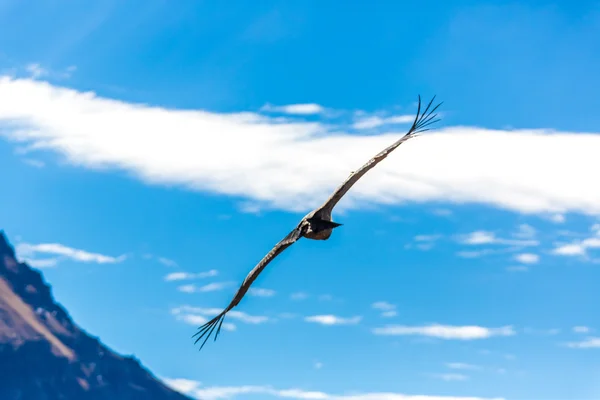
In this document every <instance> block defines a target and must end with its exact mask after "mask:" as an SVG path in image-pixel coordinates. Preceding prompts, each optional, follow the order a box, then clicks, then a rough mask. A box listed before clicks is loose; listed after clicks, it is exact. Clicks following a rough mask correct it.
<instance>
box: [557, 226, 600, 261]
mask: <svg viewBox="0 0 600 400" xmlns="http://www.w3.org/2000/svg"><path fill="white" fill-rule="evenodd" d="M590 230H591V231H592V236H590V237H588V238H586V239H583V240H578V241H574V242H571V243H569V244H562V245H557V246H556V247H555V248H554V249H553V250H552V253H553V254H556V255H560V256H586V255H587V251H588V250H589V249H597V248H600V231H598V230H597V229H596V225H593V226H592V227H591V228H590Z"/></svg>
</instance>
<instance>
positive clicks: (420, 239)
mask: <svg viewBox="0 0 600 400" xmlns="http://www.w3.org/2000/svg"><path fill="white" fill-rule="evenodd" d="M440 237H441V235H417V236H415V241H416V242H433V241H435V240H438V239H439V238H440Z"/></svg>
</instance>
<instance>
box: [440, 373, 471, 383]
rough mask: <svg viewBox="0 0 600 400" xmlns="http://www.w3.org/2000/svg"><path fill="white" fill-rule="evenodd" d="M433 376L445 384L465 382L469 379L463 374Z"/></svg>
mask: <svg viewBox="0 0 600 400" xmlns="http://www.w3.org/2000/svg"><path fill="white" fill-rule="evenodd" d="M433 376H434V377H435V378H438V379H441V380H443V381H446V382H452V381H466V380H468V379H469V377H468V376H467V375H463V374H434V375H433Z"/></svg>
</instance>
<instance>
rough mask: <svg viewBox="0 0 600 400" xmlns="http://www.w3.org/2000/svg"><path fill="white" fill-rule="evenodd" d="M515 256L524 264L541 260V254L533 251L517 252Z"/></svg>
mask: <svg viewBox="0 0 600 400" xmlns="http://www.w3.org/2000/svg"><path fill="white" fill-rule="evenodd" d="M514 258H515V260H516V261H518V262H520V263H522V264H537V263H538V262H539V261H540V256H539V255H537V254H533V253H521V254H517V255H515V257H514Z"/></svg>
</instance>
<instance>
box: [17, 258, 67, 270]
mask: <svg viewBox="0 0 600 400" xmlns="http://www.w3.org/2000/svg"><path fill="white" fill-rule="evenodd" d="M20 258H22V260H23V261H25V262H26V263H27V264H29V265H30V266H31V267H34V268H51V267H56V265H57V264H58V263H59V262H60V259H58V258H29V257H20Z"/></svg>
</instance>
